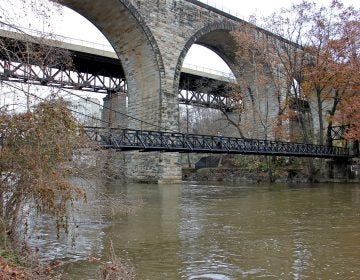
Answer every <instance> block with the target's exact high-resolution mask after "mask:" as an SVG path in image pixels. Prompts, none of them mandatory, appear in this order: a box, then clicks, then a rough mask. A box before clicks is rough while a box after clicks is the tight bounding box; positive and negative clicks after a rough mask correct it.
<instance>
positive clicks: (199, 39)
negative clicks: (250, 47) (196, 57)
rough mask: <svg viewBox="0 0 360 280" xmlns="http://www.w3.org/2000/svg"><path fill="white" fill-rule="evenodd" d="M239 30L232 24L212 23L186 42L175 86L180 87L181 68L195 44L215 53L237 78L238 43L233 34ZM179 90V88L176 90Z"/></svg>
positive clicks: (177, 68)
mask: <svg viewBox="0 0 360 280" xmlns="http://www.w3.org/2000/svg"><path fill="white" fill-rule="evenodd" d="M237 28H238V26H237V25H235V24H233V23H230V22H225V21H221V22H215V23H211V24H209V25H207V26H205V27H203V28H202V29H200V30H198V31H197V32H196V33H195V34H194V35H192V36H191V37H190V39H189V40H188V41H187V42H186V44H185V46H184V48H183V50H182V51H181V54H180V56H179V59H178V62H177V65H176V69H175V77H174V81H175V82H174V86H175V87H178V85H179V82H180V73H181V68H182V65H183V62H184V59H185V57H186V55H187V53H188V51H189V50H190V48H191V46H192V45H193V44H198V45H201V46H204V47H206V48H208V49H210V50H212V51H213V52H215V53H216V54H217V55H218V56H219V57H220V58H221V59H222V60H223V61H224V62H225V63H226V64H227V65H228V66H229V68H230V69H231V71H232V72H233V73H234V74H235V77H236V78H238V77H237V76H236V49H237V46H236V42H235V40H234V39H233V37H232V35H231V32H232V31H235V30H236V29H237ZM175 90H177V88H175Z"/></svg>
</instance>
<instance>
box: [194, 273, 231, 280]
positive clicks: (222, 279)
mask: <svg viewBox="0 0 360 280" xmlns="http://www.w3.org/2000/svg"><path fill="white" fill-rule="evenodd" d="M189 279H190V280H193V279H207V280H231V279H232V278H231V277H229V276H227V275H224V274H216V273H207V274H201V275H193V276H190V278H189Z"/></svg>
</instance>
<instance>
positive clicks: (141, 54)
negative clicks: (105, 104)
mask: <svg viewBox="0 0 360 280" xmlns="http://www.w3.org/2000/svg"><path fill="white" fill-rule="evenodd" d="M59 2H60V4H61V5H63V6H66V7H68V8H70V9H72V10H73V11H75V12H77V13H79V14H80V15H82V16H83V17H85V18H86V19H88V20H89V21H90V22H91V23H92V24H94V25H95V26H96V27H97V28H98V29H99V31H100V32H101V33H102V34H103V35H104V36H105V37H106V38H107V40H108V41H109V43H110V44H111V45H112V47H113V48H114V50H115V52H116V53H117V55H118V57H119V59H120V61H121V64H122V67H123V69H124V73H125V76H126V79H127V83H128V91H129V111H130V112H133V111H134V110H132V109H135V106H139V102H140V103H141V102H142V101H141V100H142V96H146V97H147V102H148V103H150V104H148V105H149V107H152V108H156V107H157V108H160V107H161V99H162V98H161V94H162V89H163V87H164V86H163V83H165V81H164V80H165V79H162V77H163V76H164V75H165V68H164V64H163V60H162V56H161V53H160V49H159V47H158V44H157V42H156V40H155V38H154V36H153V35H152V33H151V31H150V29H149V28H148V27H147V26H146V23H145V21H144V19H143V18H142V16H141V15H140V13H139V12H138V11H137V9H136V7H135V6H134V5H133V4H132V3H131V2H130V1H129V0H102V1H93V0H61V1H59ZM132 100H133V101H134V102H132ZM132 103H137V105H133V107H134V108H131V107H132V105H131V104H132ZM143 105H144V106H146V104H145V103H144V104H140V106H143ZM135 111H136V112H137V113H136V117H137V118H140V119H144V120H145V119H146V120H149V117H148V115H147V116H145V115H144V113H145V112H144V113H142V112H141V111H146V110H138V109H135ZM159 111H160V110H159ZM146 113H147V114H148V112H146ZM156 115H159V112H156V113H155V112H154V116H153V117H152V118H151V119H152V121H154V122H156V123H159V122H160V120H161V116H160V117H159V116H156ZM134 126H136V124H134Z"/></svg>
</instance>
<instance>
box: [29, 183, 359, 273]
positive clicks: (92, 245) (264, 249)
mask: <svg viewBox="0 0 360 280" xmlns="http://www.w3.org/2000/svg"><path fill="white" fill-rule="evenodd" d="M99 189H101V192H102V193H103V195H106V196H109V197H112V198H122V199H126V200H127V201H128V203H130V204H134V205H137V204H138V203H139V200H141V201H142V203H141V206H140V207H138V208H137V209H135V210H134V211H133V212H130V213H126V214H124V213H117V212H116V211H115V212H113V210H114V209H113V208H112V207H110V206H109V204H110V203H108V202H104V201H106V200H104V201H101V200H95V197H96V195H94V196H93V197H91V195H90V197H89V201H88V203H87V205H81V206H80V207H78V210H77V213H76V215H75V217H74V218H73V220H72V222H71V223H70V224H71V226H70V228H71V229H70V234H69V235H67V236H66V235H64V234H61V235H60V238H59V239H56V234H54V227H53V226H50V224H51V223H49V225H48V226H46V225H47V221H45V222H44V221H43V222H40V223H39V225H38V226H37V231H38V232H37V235H36V236H37V238H34V240H32V242H33V243H32V244H33V246H36V247H37V248H38V249H39V256H40V257H41V258H43V259H44V260H50V259H54V258H58V259H62V260H63V261H64V262H66V263H67V264H66V265H64V266H63V267H62V271H63V272H64V273H65V276H66V279H76V280H78V279H94V273H95V270H96V267H97V265H98V262H97V261H95V262H94V261H93V260H94V259H95V260H96V259H100V260H103V261H106V260H107V259H108V255H109V248H110V244H111V243H112V244H113V247H114V250H115V253H116V254H117V255H118V256H119V257H121V258H123V259H126V260H128V261H129V262H131V263H132V264H133V266H134V267H135V270H136V274H137V278H136V279H141V280H142V279H151V280H164V279H166V280H172V279H224V280H227V279H294V280H300V279H326V280H328V279H340V280H342V279H360V185H359V184H316V185H292V186H291V185H246V184H243V185H216V184H199V183H183V184H182V185H165V186H157V185H136V184H131V185H122V184H115V183H112V184H104V185H103V186H101V187H99ZM122 207H124V206H122ZM54 236H55V237H54ZM89 256H91V257H90V260H92V261H90V260H89Z"/></svg>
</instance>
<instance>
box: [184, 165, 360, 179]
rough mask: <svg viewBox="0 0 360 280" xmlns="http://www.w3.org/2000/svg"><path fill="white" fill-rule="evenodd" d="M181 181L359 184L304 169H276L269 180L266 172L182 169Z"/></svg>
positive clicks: (242, 169) (240, 169)
mask: <svg viewBox="0 0 360 280" xmlns="http://www.w3.org/2000/svg"><path fill="white" fill-rule="evenodd" d="M182 180H183V181H197V182H225V183H266V182H270V181H271V182H272V183H309V182H311V183H360V178H359V177H357V178H356V177H354V178H329V177H327V176H326V175H324V174H318V175H315V176H312V177H310V176H309V174H308V173H307V172H306V170H304V169H300V168H297V169H295V168H290V169H276V170H273V171H272V175H271V179H270V177H269V173H268V172H267V171H254V170H250V169H246V168H226V167H225V168H222V167H216V168H201V169H195V168H183V170H182Z"/></svg>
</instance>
